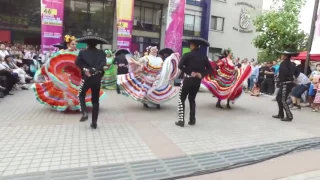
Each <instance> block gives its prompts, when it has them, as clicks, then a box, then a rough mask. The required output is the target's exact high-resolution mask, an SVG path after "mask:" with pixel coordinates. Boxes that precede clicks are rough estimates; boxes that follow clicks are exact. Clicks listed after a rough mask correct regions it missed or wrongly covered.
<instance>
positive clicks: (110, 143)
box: [0, 90, 320, 179]
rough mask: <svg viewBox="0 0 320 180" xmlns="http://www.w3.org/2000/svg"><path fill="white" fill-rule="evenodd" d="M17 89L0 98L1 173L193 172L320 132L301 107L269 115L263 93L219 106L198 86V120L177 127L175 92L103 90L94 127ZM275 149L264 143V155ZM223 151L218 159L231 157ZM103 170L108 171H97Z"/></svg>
mask: <svg viewBox="0 0 320 180" xmlns="http://www.w3.org/2000/svg"><path fill="white" fill-rule="evenodd" d="M14 93H15V95H14V96H10V97H6V98H4V99H1V100H0V132H1V133H0V179H14V178H18V179H19V178H22V177H23V178H22V179H26V178H27V177H29V176H30V179H37V178H35V177H38V179H46V178H47V179H50V178H51V179H55V177H56V179H63V178H62V177H64V175H65V176H70V177H71V176H72V177H73V178H70V179H99V178H100V179H108V178H107V176H108V177H109V179H158V178H160V177H161V178H163V177H170V176H174V175H181V174H185V173H186V171H183V168H187V169H188V168H189V171H188V172H190V173H191V172H193V171H197V170H203V169H207V168H209V167H211V166H212V165H214V161H213V160H214V159H215V158H214V156H218V155H219V157H220V158H221V157H222V156H223V154H226V153H229V154H233V156H241V155H243V154H246V155H244V156H245V157H246V158H247V159H257V157H260V156H259V153H257V155H252V153H249V149H252V148H253V149H254V148H256V149H260V150H262V149H263V148H265V147H269V146H270V147H271V146H278V147H279V148H281V150H279V152H281V151H285V150H287V149H290V148H292V147H294V146H295V145H299V144H302V143H303V142H316V141H318V140H320V139H319V138H318V137H320V120H319V114H318V113H311V112H310V111H309V110H307V109H304V110H302V111H297V112H294V116H295V119H294V121H293V122H292V123H285V122H281V121H278V120H275V119H272V118H271V115H272V114H274V112H276V109H277V106H276V104H275V102H272V101H270V98H268V97H259V98H256V97H250V96H248V95H246V94H244V95H243V96H242V97H241V98H240V99H238V100H237V101H236V103H235V104H234V105H233V106H232V107H233V109H232V110H219V109H216V108H215V102H216V99H215V98H213V97H211V95H210V94H208V93H199V94H198V96H197V124H196V126H194V127H190V126H188V125H186V126H185V127H184V128H180V127H176V126H175V125H174V122H175V121H176V120H177V114H178V113H177V98H175V99H173V100H171V101H169V102H167V103H166V104H164V105H162V107H161V110H157V109H155V108H154V109H153V108H150V109H144V108H143V107H142V104H140V103H138V102H135V101H133V100H132V99H130V98H128V97H125V96H120V95H117V94H116V93H115V92H114V91H107V96H106V98H105V99H104V100H102V101H101V103H100V107H101V111H100V117H99V122H98V129H96V130H92V129H90V128H89V125H90V122H85V123H80V122H79V121H78V120H79V118H80V115H79V114H78V113H72V112H69V113H60V112H55V111H53V110H52V109H50V108H48V107H45V106H43V105H41V104H39V103H38V102H37V101H36V100H35V97H34V96H33V93H32V91H31V90H29V91H15V92H14ZM186 104H188V103H186ZM187 109H188V107H187ZM188 112H189V109H188V110H187V113H186V114H188ZM288 143H289V144H290V143H291V145H288ZM284 145H286V146H284ZM280 146H281V147H280ZM247 151H248V152H247ZM276 152H278V151H275V150H272V151H271V150H270V149H269V150H265V154H264V155H261V156H267V155H272V154H273V153H276ZM219 153H221V154H219ZM237 153H239V155H238V154H237ZM260 154H261V153H260ZM262 154H263V153H262ZM230 156H231V155H230ZM210 158H211V160H212V161H209V160H208V159H210ZM221 159H224V160H223V162H224V163H221V164H222V165H230V164H232V163H233V162H236V161H230V158H229V159H228V158H221ZM226 159H227V160H226ZM233 159H234V158H233ZM205 161H208V163H206V162H205ZM221 162H222V161H221ZM188 163H189V165H186V164H188ZM192 163H193V164H192ZM217 163H218V162H217ZM181 164H182V165H181ZM209 164H210V166H207V165H209ZM179 165H180V166H181V168H178V166H179ZM151 166H155V167H157V168H159V171H158V172H157V173H158V174H157V176H153V175H152V174H150V173H149V171H148V167H151ZM153 170H154V169H153ZM105 171H107V172H110V173H109V174H104V175H105V176H103V175H96V174H99V173H100V174H101V173H103V172H105ZM169 171H170V172H169ZM111 172H112V173H111ZM57 173H58V174H60V175H56V174H57ZM64 173H69V174H64ZM70 173H71V175H70ZM148 174H149V175H148ZM76 175H77V176H76ZM80 175H81V176H80ZM119 175H120V176H119ZM146 175H148V176H146ZM57 177H58V178H57Z"/></svg>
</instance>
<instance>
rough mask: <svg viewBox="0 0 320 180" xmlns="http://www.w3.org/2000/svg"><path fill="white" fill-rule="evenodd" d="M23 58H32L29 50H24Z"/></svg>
mask: <svg viewBox="0 0 320 180" xmlns="http://www.w3.org/2000/svg"><path fill="white" fill-rule="evenodd" d="M24 59H32V54H31V52H30V51H26V53H25V54H24Z"/></svg>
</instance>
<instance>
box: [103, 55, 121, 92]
mask: <svg viewBox="0 0 320 180" xmlns="http://www.w3.org/2000/svg"><path fill="white" fill-rule="evenodd" d="M104 52H105V53H106V62H107V65H106V66H105V67H104V68H103V69H104V76H103V78H102V88H104V89H110V90H114V89H116V87H117V86H116V85H117V73H116V66H115V65H114V63H113V61H114V58H113V57H112V52H111V51H110V50H105V51H104Z"/></svg>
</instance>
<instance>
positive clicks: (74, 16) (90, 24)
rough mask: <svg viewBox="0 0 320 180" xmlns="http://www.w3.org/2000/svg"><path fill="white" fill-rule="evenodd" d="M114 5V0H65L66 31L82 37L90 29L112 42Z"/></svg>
mask: <svg viewBox="0 0 320 180" xmlns="http://www.w3.org/2000/svg"><path fill="white" fill-rule="evenodd" d="M114 7H115V1H114V0H65V18H64V28H65V29H64V31H65V33H66V34H72V35H74V36H76V37H81V36H83V35H85V34H86V33H87V30H90V31H92V32H93V34H94V35H97V36H100V37H103V38H105V39H106V40H108V41H109V42H110V44H112V39H113V38H112V36H113V23H114Z"/></svg>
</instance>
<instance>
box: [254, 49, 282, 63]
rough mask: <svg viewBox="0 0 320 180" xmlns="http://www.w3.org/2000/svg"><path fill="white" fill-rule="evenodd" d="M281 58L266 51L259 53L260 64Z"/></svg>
mask: <svg viewBox="0 0 320 180" xmlns="http://www.w3.org/2000/svg"><path fill="white" fill-rule="evenodd" d="M278 58H279V57H278V56H277V55H274V54H268V53H267V52H266V51H264V50H260V51H259V52H258V62H259V63H261V62H272V61H276V60H277V59H278Z"/></svg>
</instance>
